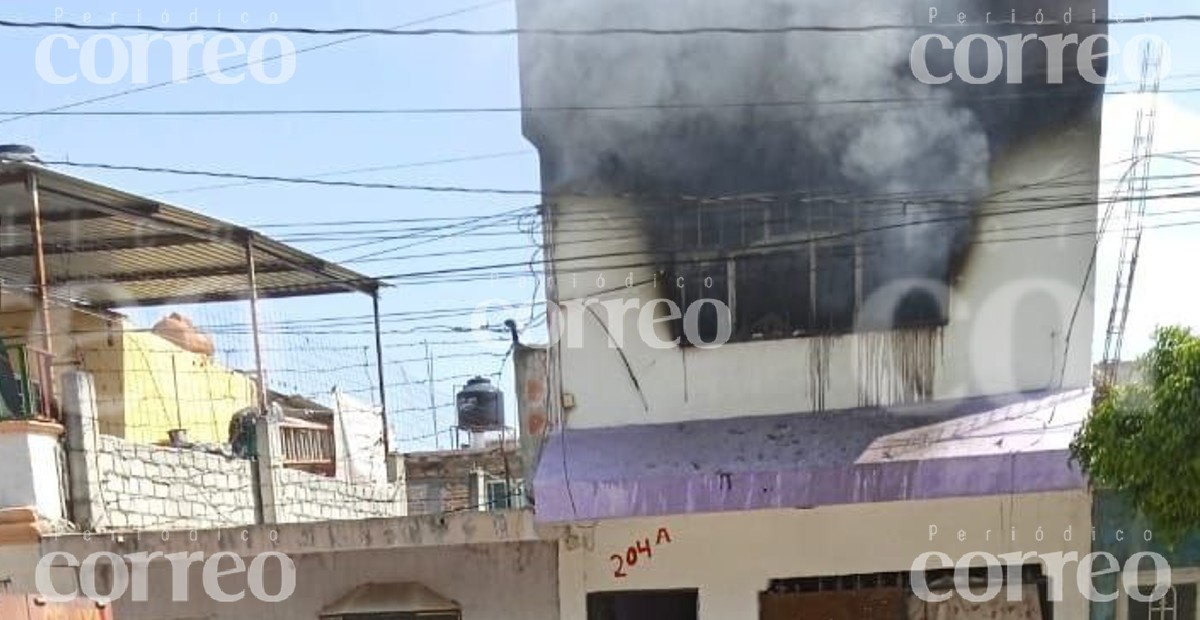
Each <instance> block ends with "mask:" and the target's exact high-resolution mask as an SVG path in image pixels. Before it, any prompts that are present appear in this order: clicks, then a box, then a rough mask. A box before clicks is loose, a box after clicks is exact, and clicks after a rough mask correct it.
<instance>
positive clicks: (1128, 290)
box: [1101, 42, 1163, 385]
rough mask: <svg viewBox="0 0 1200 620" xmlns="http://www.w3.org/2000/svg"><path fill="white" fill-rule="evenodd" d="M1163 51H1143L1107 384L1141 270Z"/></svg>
mask: <svg viewBox="0 0 1200 620" xmlns="http://www.w3.org/2000/svg"><path fill="white" fill-rule="evenodd" d="M1162 54H1163V50H1162V48H1161V47H1160V46H1158V45H1155V44H1153V43H1149V42H1148V43H1146V46H1145V47H1144V48H1143V50H1142V79H1141V83H1140V84H1139V85H1138V90H1137V92H1138V95H1140V96H1141V97H1142V98H1143V99H1146V100H1145V101H1143V102H1142V104H1141V105H1142V106H1143V107H1142V108H1141V109H1139V110H1138V113H1137V124H1136V126H1135V128H1134V133H1133V162H1132V163H1131V164H1130V165H1131V166H1132V169H1131V171H1130V174H1129V175H1128V177H1127V182H1126V187H1125V190H1126V191H1127V192H1128V194H1129V195H1128V196H1126V197H1125V198H1126V200H1125V228H1124V231H1123V234H1122V235H1121V253H1120V255H1119V256H1118V258H1117V280H1116V284H1115V285H1114V287H1113V300H1112V307H1111V308H1110V310H1109V314H1108V329H1107V331H1106V332H1105V337H1104V359H1103V361H1102V362H1101V369H1102V372H1103V380H1104V383H1105V384H1107V385H1113V384H1115V383H1116V382H1117V379H1118V377H1117V369H1118V368H1119V367H1120V365H1121V346H1122V344H1124V340H1125V323H1126V320H1127V319H1128V318H1129V301H1130V299H1131V298H1132V297H1133V277H1134V275H1135V274H1136V273H1137V263H1138V252H1139V251H1140V250H1141V246H1142V227H1143V224H1142V221H1143V219H1144V218H1145V216H1146V193H1147V191H1148V190H1149V187H1148V186H1149V182H1150V162H1151V160H1152V159H1153V157H1154V126H1155V120H1156V119H1157V116H1158V109H1157V108H1158V89H1159V80H1160V76H1159V72H1160V71H1159V70H1160V68H1161V65H1162Z"/></svg>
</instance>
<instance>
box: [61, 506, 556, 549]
mask: <svg viewBox="0 0 1200 620" xmlns="http://www.w3.org/2000/svg"><path fill="white" fill-rule="evenodd" d="M557 533H558V530H557V529H556V528H539V529H535V528H534V520H533V513H532V512H531V511H507V512H461V513H454V514H447V515H425V516H418V517H396V518H383V519H364V520H355V521H323V522H317V523H290V524H278V525H251V526H246V527H231V528H225V529H214V530H162V531H155V530H142V531H129V532H117V533H108V532H106V533H103V534H70V535H58V536H47V537H45V538H43V539H42V544H41V552H42V553H43V554H45V553H51V552H54V551H65V552H68V553H71V554H73V555H75V556H76V557H80V558H82V557H85V556H87V555H88V554H91V553H95V552H97V551H111V552H113V553H116V554H118V555H126V554H130V553H138V552H148V553H154V552H156V551H157V552H162V553H164V554H169V553H179V552H186V553H191V552H194V551H200V552H203V553H205V554H211V553H216V552H218V551H231V552H234V553H237V554H238V555H241V556H252V555H257V554H260V553H265V552H268V551H276V552H281V553H286V554H289V555H298V554H307V553H325V552H332V551H356V550H369V549H397V548H417V547H436V546H451V545H477V544H495V543H511V542H522V541H539V540H546V539H553V537H555V536H556V535H557Z"/></svg>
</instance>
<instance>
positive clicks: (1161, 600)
mask: <svg viewBox="0 0 1200 620" xmlns="http://www.w3.org/2000/svg"><path fill="white" fill-rule="evenodd" d="M1138 592H1139V593H1140V594H1141V595H1142V597H1143V598H1149V597H1150V596H1151V595H1152V594H1153V593H1154V586H1152V585H1145V586H1138ZM1196 594H1197V592H1196V584H1194V583H1177V584H1175V585H1173V586H1171V587H1170V588H1168V589H1167V591H1166V592H1164V593H1163V594H1162V595H1161V596H1159V597H1158V598H1156V599H1154V600H1150V601H1145V602H1143V601H1138V600H1135V599H1134V598H1132V597H1129V599H1128V601H1129V607H1128V610H1129V613H1128V614H1127V617H1128V618H1129V620H1196Z"/></svg>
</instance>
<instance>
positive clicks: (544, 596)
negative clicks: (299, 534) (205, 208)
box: [114, 542, 558, 620]
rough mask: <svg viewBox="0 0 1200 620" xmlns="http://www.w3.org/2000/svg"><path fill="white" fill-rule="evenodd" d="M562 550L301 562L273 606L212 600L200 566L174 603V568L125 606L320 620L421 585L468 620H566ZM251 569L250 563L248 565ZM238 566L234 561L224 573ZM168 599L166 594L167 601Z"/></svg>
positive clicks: (190, 619) (132, 615)
mask: <svg viewBox="0 0 1200 620" xmlns="http://www.w3.org/2000/svg"><path fill="white" fill-rule="evenodd" d="M556 556H557V548H556V546H555V544H554V543H553V542H522V543H508V544H488V545H459V546H453V547H424V548H415V549H412V548H410V549H389V550H377V551H347V552H332V553H321V554H310V555H300V556H295V557H294V561H295V564H296V591H295V593H294V594H293V595H292V596H291V597H290V598H288V599H287V600H285V601H282V602H278V603H265V602H261V601H258V600H256V599H255V598H254V597H253V596H251V595H250V593H249V591H248V590H247V595H246V597H245V598H244V599H243V600H241V601H238V602H232V603H217V602H214V601H212V600H210V599H208V597H206V596H204V594H203V592H204V590H203V589H202V588H203V582H202V570H201V567H200V565H199V564H197V565H195V566H193V568H192V570H191V571H190V572H189V573H188V575H189V585H188V591H189V593H190V594H191V596H190V599H189V602H187V603H177V602H172V601H171V600H170V593H171V571H170V565H166V567H165V568H164V567H159V569H157V570H156V569H155V568H154V567H153V566H152V567H151V569H150V571H149V573H148V574H149V578H148V579H149V581H148V592H149V593H150V595H151V598H152V599H153V600H151V601H148V602H146V603H131V602H125V601H119V602H118V603H117V604H116V605H115V606H114V612H115V617H117V618H121V619H122V620H194V619H196V618H204V619H205V620H242V619H244V618H255V619H256V620H315V619H316V618H317V614H318V613H319V612H320V611H321V610H322V609H324V608H325V607H327V606H329V605H331V604H333V603H334V602H336V601H338V600H339V599H341V598H342V597H344V596H345V595H347V594H349V593H350V592H351V591H352V590H354V589H355V588H357V587H358V586H361V585H364V584H367V583H394V582H408V581H416V582H420V583H422V584H424V585H425V586H426V587H428V588H430V589H432V590H433V591H435V592H437V593H438V594H441V595H442V596H443V597H446V598H449V599H452V600H454V601H457V602H458V603H459V604H460V605H461V606H462V609H463V618H464V619H465V620H512V619H516V618H519V619H521V620H551V619H553V618H557V617H558V593H557V583H556V577H557V572H556V569H555V565H556V564H557V558H556ZM247 563H249V561H247ZM231 566H232V561H231V560H226V564H225V565H223V567H224V568H229V567H231ZM266 566H267V572H266V575H265V584H266V586H267V591H268V593H275V592H277V591H278V584H279V574H278V563H277V562H276V561H274V560H272V561H270V562H268V563H266ZM221 584H222V587H223V588H224V589H225V590H226V591H227V592H231V593H232V592H236V591H237V590H239V589H244V588H246V575H245V574H244V573H242V574H238V575H231V576H229V577H225V578H223V579H222V580H221ZM161 593H165V595H162V594H161Z"/></svg>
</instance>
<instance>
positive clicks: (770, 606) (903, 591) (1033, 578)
mask: <svg viewBox="0 0 1200 620" xmlns="http://www.w3.org/2000/svg"><path fill="white" fill-rule="evenodd" d="M1016 570H1019V571H1020V575H1019V577H1018V576H1017V575H1013V577H1014V579H1015V580H1016V582H1017V583H1020V584H1021V585H1023V586H1025V587H1028V588H1032V589H1035V590H1036V592H1037V601H1036V606H1037V608H1038V609H1039V610H1040V612H1041V614H1040V618H1041V620H1054V607H1053V605H1052V604H1051V603H1050V598H1049V581H1048V579H1047V578H1046V576H1045V574H1044V573H1043V571H1042V567H1041V565H1039V564H1026V565H1024V566H1021V567H1018V568H1017V569H1016ZM954 578H955V575H954V569H953V568H948V569H937V570H929V571H925V583H926V585H927V587H929V588H930V590H933V591H939V592H940V591H942V590H944V589H946V588H950V587H953V583H954V582H953V580H954ZM987 578H988V573H987V568H986V567H979V568H972V569H970V570H969V571H968V580H969V584H970V585H969V587H970V589H971V591H973V592H975V593H977V594H979V593H982V592H983V591H984V590H985V589H986V580H987ZM1000 578H1001V580H1002V582H1003V583H1005V584H1007V583H1008V580H1009V567H1007V566H1003V567H1001V571H1000ZM1193 594H1194V591H1193ZM1004 596H1005V595H1004V594H1001V597H1004ZM915 597H916V594H915V590H914V589H913V583H912V573H910V572H901V573H867V574H856V575H837V576H823V577H801V578H792V579H773V580H771V582H770V584H769V585H768V587H767V590H766V591H764V592H762V593H760V595H759V616H760V620H783V619H790V618H794V617H810V616H812V617H821V618H833V619H836V620H841V619H842V618H846V619H847V620H849V619H851V618H853V619H854V620H872V619H874V618H895V617H906V616H905V615H904V612H903V609H904V607H905V606H906V602H905V601H906V600H907V601H908V604H909V605H911V604H912V603H913V602H914V600H915ZM1131 617H1132V616H1131ZM1151 617H1154V618H1157V616H1151ZM1181 619H1182V616H1181Z"/></svg>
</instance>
